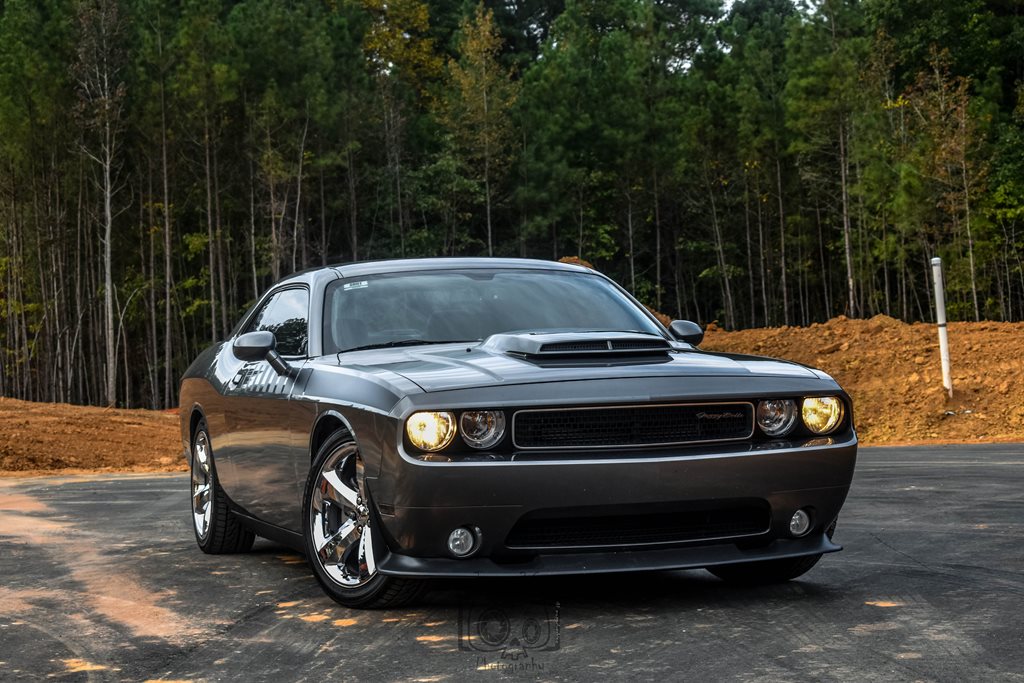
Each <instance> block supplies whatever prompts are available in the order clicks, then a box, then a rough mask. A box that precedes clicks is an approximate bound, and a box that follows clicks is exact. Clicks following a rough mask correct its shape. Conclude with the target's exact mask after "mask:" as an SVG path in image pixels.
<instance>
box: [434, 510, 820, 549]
mask: <svg viewBox="0 0 1024 683" xmlns="http://www.w3.org/2000/svg"><path fill="white" fill-rule="evenodd" d="M810 529H811V516H810V515H809V514H807V512H805V511H804V510H797V511H796V512H794V513H793V516H792V517H790V518H789V533H791V534H793V535H794V536H803V535H804V534H806V533H807V532H808V531H810ZM448 543H449V545H451V541H449V542H448Z"/></svg>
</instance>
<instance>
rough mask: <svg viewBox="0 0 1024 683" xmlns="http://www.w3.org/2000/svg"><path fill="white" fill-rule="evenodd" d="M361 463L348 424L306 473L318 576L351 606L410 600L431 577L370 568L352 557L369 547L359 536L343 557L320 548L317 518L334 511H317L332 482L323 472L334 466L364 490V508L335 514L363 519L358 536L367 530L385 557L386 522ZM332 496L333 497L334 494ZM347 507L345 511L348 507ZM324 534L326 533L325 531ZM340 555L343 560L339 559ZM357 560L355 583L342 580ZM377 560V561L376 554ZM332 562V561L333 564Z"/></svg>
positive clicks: (306, 508)
mask: <svg viewBox="0 0 1024 683" xmlns="http://www.w3.org/2000/svg"><path fill="white" fill-rule="evenodd" d="M357 465H358V466H359V467H360V468H361V459H360V456H359V452H358V450H357V449H356V444H355V440H354V439H353V438H352V436H351V434H349V433H348V431H346V430H344V429H340V430H338V431H336V432H334V433H333V434H331V435H330V436H329V437H328V438H327V440H326V441H324V444H323V445H322V446H321V447H320V450H319V451H318V452H317V455H316V457H315V458H314V459H313V465H312V467H310V469H309V476H308V477H307V478H306V488H305V493H304V495H303V497H302V529H303V534H302V535H303V541H304V544H305V548H306V558H307V560H308V562H309V566H310V567H311V568H312V570H313V575H314V576H316V580H317V581H318V582H319V583H320V587H321V588H323V590H324V592H325V593H327V595H328V596H330V597H331V599H333V600H334V601H335V602H337V603H339V604H341V605H344V606H345V607H353V608H358V609H384V608H389V607H399V606H401V605H406V604H409V603H410V602H412V601H413V600H415V599H416V598H417V597H419V595H420V594H421V593H422V592H423V589H424V588H425V582H424V581H419V580H415V579H403V578H397V577H394V576H384V575H383V574H380V573H378V572H377V571H376V569H375V568H374V569H373V571H372V572H370V571H369V569H368V566H369V565H370V564H371V563H370V562H360V558H359V557H352V553H359V552H362V550H363V549H362V547H358V546H355V544H356V543H357V542H358V541H357V540H353V541H351V542H349V543H347V544H346V546H345V547H344V548H343V549H342V550H341V553H340V557H337V555H338V553H337V551H336V550H330V551H329V552H328V555H330V557H329V558H325V557H324V556H323V555H322V554H321V551H318V550H317V547H316V542H315V540H314V536H315V535H316V533H315V531H314V523H315V521H316V520H317V519H319V520H320V522H321V523H323V520H324V519H325V518H328V517H329V515H328V514H327V512H326V511H323V510H321V512H320V516H319V517H317V513H315V512H314V506H315V505H316V500H314V497H315V496H316V497H317V500H320V501H321V505H322V504H323V498H324V496H325V495H328V493H327V489H328V488H330V484H329V483H327V482H325V481H324V480H322V474H323V471H324V470H325V468H326V469H327V470H328V471H330V472H333V473H335V474H337V475H338V476H339V480H344V482H345V483H351V484H352V487H351V490H352V491H355V492H358V493H360V498H359V500H360V506H361V508H357V507H353V508H352V514H351V515H350V516H343V515H342V513H341V512H335V513H334V516H335V517H336V518H337V519H339V520H340V519H344V520H346V521H347V520H349V519H351V520H352V521H356V520H357V519H358V520H359V521H360V524H361V525H362V526H360V527H358V530H359V536H358V539H361V538H362V535H363V534H364V533H366V534H367V539H369V540H368V542H367V543H368V546H369V554H370V555H371V556H372V557H374V558H376V557H383V553H384V550H385V542H384V538H383V536H382V535H381V533H380V532H379V529H380V528H381V525H380V518H379V516H378V514H377V510H376V507H375V506H374V504H373V501H372V497H371V496H370V495H369V493H368V491H367V490H366V488H365V483H364V482H363V481H361V480H360V481H357V478H359V479H361V477H360V476H359V475H356V474H355V473H354V472H355V471H356V467H357ZM350 470H351V471H350ZM328 498H330V496H329V495H328ZM327 504H328V507H330V506H332V505H333V506H338V505H340V504H339V503H338V502H337V501H335V502H331V500H328V501H327ZM317 509H320V508H317ZM337 509H339V510H341V509H342V508H340V507H338V508H337ZM359 509H362V510H363V511H362V513H361V514H360V513H359V512H358V510H359ZM342 511H343V512H345V510H342ZM367 529H368V530H369V531H367ZM332 536H333V535H332ZM320 537H321V538H323V533H322V532H321V535H320ZM337 545H340V542H339V543H338V544H335V547H336V546H337ZM328 547H330V546H328ZM345 558H348V559H345ZM334 559H338V560H339V561H338V562H334V561H333V560H334ZM353 560H354V561H355V565H353V566H354V567H356V572H357V573H356V575H355V576H353V577H351V580H352V581H353V584H352V585H345V584H343V583H341V580H342V579H343V578H344V577H341V576H339V574H340V573H341V572H343V571H345V570H346V569H348V566H347V565H348V564H349V563H351V562H352V561H353ZM372 564H374V565H375V560H374V561H373V562H372ZM328 567H330V570H329V569H328ZM364 568H366V569H367V571H366V576H365V577H364V576H363V569H364ZM332 574H334V576H332Z"/></svg>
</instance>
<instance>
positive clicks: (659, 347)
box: [481, 332, 672, 361]
mask: <svg viewBox="0 0 1024 683" xmlns="http://www.w3.org/2000/svg"><path fill="white" fill-rule="evenodd" d="M481 348H482V349H483V350H487V351H490V352H491V353H504V354H507V355H509V356H515V357H517V358H524V359H527V360H576V359H578V360H595V361H596V360H603V361H607V360H615V359H620V360H627V359H635V358H637V357H643V358H645V359H651V358H660V359H666V358H667V357H668V352H669V351H671V350H672V344H671V343H670V342H669V341H668V340H666V339H662V338H661V337H657V336H654V335H645V334H637V333H635V332H559V333H552V334H531V333H519V334H495V335H492V336H490V337H488V338H487V340H486V341H485V342H484V343H483V344H482V345H481Z"/></svg>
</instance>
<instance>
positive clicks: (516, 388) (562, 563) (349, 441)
mask: <svg viewBox="0 0 1024 683" xmlns="http://www.w3.org/2000/svg"><path fill="white" fill-rule="evenodd" d="M702 338H703V333H702V331H701V328H700V327H699V326H697V325H696V324H694V323H692V322H688V321H683V320H677V321H675V322H673V323H672V324H671V325H670V326H669V327H668V328H666V327H664V326H663V325H662V324H661V323H659V322H658V320H657V319H656V318H654V317H653V316H652V315H651V314H650V313H649V312H648V311H647V309H646V308H645V307H644V306H642V305H641V304H640V303H639V302H638V301H637V300H636V299H634V298H633V297H632V296H631V295H630V294H629V293H628V292H626V291H625V290H624V289H622V288H621V287H619V286H618V285H617V284H616V283H615V282H613V281H612V280H610V279H608V278H607V277H605V276H603V275H601V274H599V273H597V272H595V271H593V270H590V269H588V268H583V267H580V266H574V265H566V264H562V263H554V262H548V261H534V260H525V259H423V260H394V261H378V262H362V263H355V264H350V265H341V266H336V267H329V268H320V269H317V270H311V271H307V272H304V273H298V274H296V275H293V276H291V277H289V278H287V279H285V280H283V281H281V282H279V283H278V284H276V285H275V286H274V287H272V288H271V289H270V290H269V291H268V292H267V293H266V294H264V295H263V297H262V298H261V299H260V300H259V301H258V302H257V303H256V305H255V306H253V308H252V310H250V311H249V312H248V313H247V314H246V315H245V316H244V317H243V318H242V320H241V322H239V323H238V326H237V327H236V328H235V329H234V330H233V331H232V333H231V335H230V337H229V338H228V339H226V340H225V341H222V342H219V343H217V344H215V345H214V346H212V347H211V348H209V349H207V350H206V351H204V352H203V353H202V354H201V355H200V356H199V357H198V358H197V359H196V360H195V362H194V363H192V365H191V367H190V368H189V369H188V370H187V372H186V373H185V375H184V377H183V379H182V382H181V396H180V404H179V405H180V406H181V408H180V411H181V437H182V443H183V445H184V448H185V453H186V455H187V457H188V460H189V463H190V465H191V472H192V476H191V493H192V496H191V500H192V519H193V522H194V531H195V537H196V541H197V542H198V544H199V548H200V549H201V550H202V551H204V552H207V553H233V552H243V551H246V550H248V549H249V548H251V547H252V545H253V541H254V539H255V536H256V535H259V536H263V537H265V538H268V539H272V540H274V541H276V542H278V543H283V544H286V545H288V546H291V547H293V548H295V549H296V550H298V551H300V552H302V553H304V554H305V556H306V557H307V558H308V560H309V564H310V566H311V567H312V570H313V573H314V574H315V575H316V578H317V579H318V581H319V582H320V585H321V586H322V587H323V589H324V591H325V592H326V593H327V594H328V595H329V596H330V597H331V598H333V599H334V600H336V601H338V602H339V603H341V604H343V605H347V606H350V607H365V608H372V607H388V606H395V605H399V604H402V603H405V602H408V601H409V600H411V599H413V598H415V597H416V596H417V595H418V594H419V593H420V591H421V590H422V589H423V587H424V585H426V584H425V580H426V579H430V578H433V577H479V576H491V577H495V576H538V575H553V574H580V573H594V572H632V571H654V570H666V569H682V568H700V567H703V568H707V569H708V570H709V571H710V572H712V573H713V574H715V575H716V576H718V577H720V578H722V579H725V580H728V581H736V582H743V583H764V582H777V581H786V580H789V579H793V578H795V577H797V576H800V575H802V574H804V573H805V572H807V571H808V570H809V569H810V568H811V567H813V566H814V565H815V563H816V562H818V560H819V559H820V558H821V556H822V555H823V554H825V553H831V552H835V551H837V550H840V549H841V548H840V546H838V545H836V544H835V543H833V541H832V536H833V533H834V531H835V528H836V519H837V517H838V515H839V510H840V508H841V507H842V505H843V502H844V500H845V499H846V495H847V491H848V490H849V487H850V480H851V478H852V476H853V469H854V463H855V461H856V454H857V436H856V433H855V432H854V426H853V411H852V406H851V403H850V397H849V396H848V395H847V394H846V393H845V392H844V391H843V390H842V389H841V388H840V387H839V385H838V384H837V383H836V382H835V381H834V380H833V379H832V378H831V377H830V376H828V375H827V374H825V373H823V372H820V371H818V370H814V369H812V368H808V367H804V366H802V365H797V364H795V363H789V362H784V361H779V360H772V359H769V358H762V357H758V356H745V355H736V354H725V353H710V352H707V351H701V350H700V349H699V345H700V343H701V340H702Z"/></svg>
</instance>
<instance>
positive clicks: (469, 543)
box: [448, 526, 476, 557]
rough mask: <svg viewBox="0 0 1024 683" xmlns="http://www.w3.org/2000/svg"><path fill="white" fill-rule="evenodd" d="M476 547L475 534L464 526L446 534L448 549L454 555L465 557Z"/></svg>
mask: <svg viewBox="0 0 1024 683" xmlns="http://www.w3.org/2000/svg"><path fill="white" fill-rule="evenodd" d="M475 548H476V535H474V534H473V532H472V531H470V530H469V529H467V528H466V527H464V526H460V527H459V528H458V529H455V530H454V531H452V532H451V533H450V534H448V550H449V552H451V554H452V555H454V556H455V557H466V556H467V555H469V554H470V553H472V552H473V550H475Z"/></svg>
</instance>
